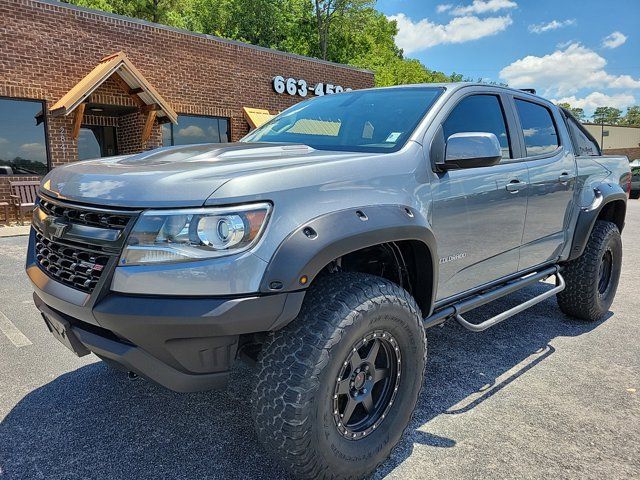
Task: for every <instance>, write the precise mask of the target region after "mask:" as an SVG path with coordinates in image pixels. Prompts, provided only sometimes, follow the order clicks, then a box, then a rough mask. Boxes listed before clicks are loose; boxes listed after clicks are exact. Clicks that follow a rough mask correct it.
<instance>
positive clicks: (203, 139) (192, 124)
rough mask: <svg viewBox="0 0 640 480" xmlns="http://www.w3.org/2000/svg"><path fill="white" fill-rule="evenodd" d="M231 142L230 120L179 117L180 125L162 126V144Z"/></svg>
mask: <svg viewBox="0 0 640 480" xmlns="http://www.w3.org/2000/svg"><path fill="white" fill-rule="evenodd" d="M228 141H229V119H228V118H222V117H198V116H192V115H179V116H178V125H173V124H169V123H167V124H164V125H162V144H163V145H164V146H169V145H191V144H195V143H226V142H228Z"/></svg>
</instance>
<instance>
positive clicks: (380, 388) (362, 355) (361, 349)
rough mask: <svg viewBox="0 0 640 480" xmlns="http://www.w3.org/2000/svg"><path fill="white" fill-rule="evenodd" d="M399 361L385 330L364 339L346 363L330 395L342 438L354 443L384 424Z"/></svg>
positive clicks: (399, 370) (395, 389)
mask: <svg viewBox="0 0 640 480" xmlns="http://www.w3.org/2000/svg"><path fill="white" fill-rule="evenodd" d="M401 373H402V357H401V352H400V348H399V347H398V342H397V341H396V339H395V338H394V337H393V336H392V335H391V334H390V333H389V332H386V331H384V330H376V331H374V332H372V333H371V334H369V335H367V336H365V337H364V338H363V339H362V340H360V341H359V342H358V343H357V344H356V345H354V346H353V348H352V349H351V352H350V353H349V355H348V356H347V358H346V359H345V361H344V362H343V365H342V369H341V370H340V374H339V375H338V378H337V380H336V385H335V389H334V393H333V399H332V403H333V416H334V420H335V423H336V427H337V429H338V431H339V432H340V434H341V435H343V436H344V437H346V438H348V439H353V440H357V439H360V438H363V437H365V436H367V435H369V434H370V433H371V432H373V431H374V430H375V429H376V428H378V426H379V425H380V423H381V422H382V421H383V420H384V418H385V416H386V414H387V413H388V412H389V409H390V408H391V407H392V406H393V401H394V399H395V396H396V394H397V392H398V385H399V384H400V378H401Z"/></svg>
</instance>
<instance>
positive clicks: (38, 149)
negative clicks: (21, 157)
mask: <svg viewBox="0 0 640 480" xmlns="http://www.w3.org/2000/svg"><path fill="white" fill-rule="evenodd" d="M19 150H20V152H21V153H23V154H25V155H29V156H35V155H39V156H41V155H44V153H45V148H44V144H42V143H38V142H34V143H23V144H22V145H20V148H19Z"/></svg>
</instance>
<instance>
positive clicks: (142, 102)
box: [49, 52, 178, 137]
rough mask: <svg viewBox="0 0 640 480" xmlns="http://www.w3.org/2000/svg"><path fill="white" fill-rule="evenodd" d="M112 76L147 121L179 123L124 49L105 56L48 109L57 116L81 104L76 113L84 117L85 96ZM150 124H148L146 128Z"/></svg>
mask: <svg viewBox="0 0 640 480" xmlns="http://www.w3.org/2000/svg"><path fill="white" fill-rule="evenodd" d="M110 77H113V79H114V80H115V81H116V83H117V84H118V85H119V86H120V87H121V88H122V89H123V90H124V91H125V92H126V93H127V94H129V95H130V96H131V98H132V99H133V101H134V103H135V104H136V105H138V107H139V108H140V110H141V111H142V112H143V113H147V114H148V116H147V125H148V124H151V125H152V124H153V121H154V120H155V119H157V120H158V122H159V123H164V122H169V121H170V122H172V123H176V124H177V123H178V114H177V113H176V112H175V111H174V110H173V108H171V106H170V105H169V104H168V103H167V101H166V100H165V99H163V98H162V97H161V96H160V94H159V93H158V91H157V90H156V89H155V88H153V86H152V85H151V84H150V83H149V82H148V81H147V79H146V78H144V75H142V73H140V71H139V70H138V69H137V68H136V67H135V66H134V65H133V64H132V63H131V61H130V60H129V59H128V58H127V56H126V55H125V54H124V52H118V53H114V54H112V55H109V56H107V57H105V58H103V59H102V60H101V61H100V63H99V64H98V65H97V66H96V67H95V68H94V69H93V70H91V72H89V74H88V75H87V76H86V77H84V78H83V79H82V80H80V81H79V82H78V83H77V84H76V85H75V86H74V87H73V88H72V89H71V90H69V91H68V92H67V93H66V95H65V96H64V97H62V98H61V99H60V100H58V101H57V102H56V103H55V104H54V105H53V106H52V107H51V108H50V110H49V112H50V113H51V115H54V116H55V115H69V114H70V113H71V112H73V111H74V110H76V108H78V107H80V109H79V110H80V111H78V112H76V114H77V117H81V116H82V113H83V111H84V102H85V101H86V99H87V98H88V97H89V95H91V94H92V93H93V92H94V91H95V90H96V89H97V88H98V87H99V86H100V85H102V84H103V83H104V82H105V81H106V80H107V79H108V78H110ZM78 114H79V115H78ZM80 120H81V119H77V121H76V123H78V124H79V122H80ZM147 125H145V131H146V130H147ZM74 130H75V129H74ZM149 130H150V127H149ZM74 133H75V132H74ZM143 137H144V134H143Z"/></svg>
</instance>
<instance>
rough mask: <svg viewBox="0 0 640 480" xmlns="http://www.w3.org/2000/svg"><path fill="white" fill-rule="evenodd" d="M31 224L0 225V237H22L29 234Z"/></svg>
mask: <svg viewBox="0 0 640 480" xmlns="http://www.w3.org/2000/svg"><path fill="white" fill-rule="evenodd" d="M30 230H31V225H18V226H15V227H0V238H7V237H22V236H25V235H29V231H30Z"/></svg>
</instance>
